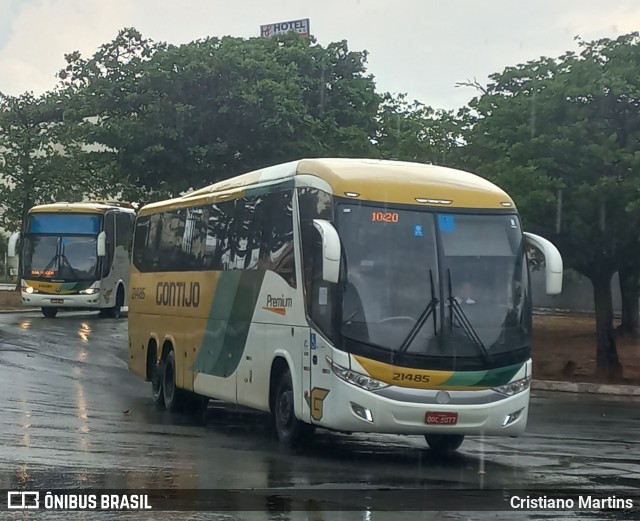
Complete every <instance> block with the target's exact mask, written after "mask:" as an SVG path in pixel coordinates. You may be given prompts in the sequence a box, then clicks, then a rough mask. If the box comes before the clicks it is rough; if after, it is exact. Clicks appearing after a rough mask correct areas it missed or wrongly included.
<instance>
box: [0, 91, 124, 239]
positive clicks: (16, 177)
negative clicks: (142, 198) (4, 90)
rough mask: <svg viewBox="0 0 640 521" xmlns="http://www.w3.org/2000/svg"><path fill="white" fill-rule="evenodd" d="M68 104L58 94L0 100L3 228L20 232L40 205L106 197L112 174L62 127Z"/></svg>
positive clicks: (111, 188)
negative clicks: (29, 212) (26, 219)
mask: <svg viewBox="0 0 640 521" xmlns="http://www.w3.org/2000/svg"><path fill="white" fill-rule="evenodd" d="M64 105H65V102H64V100H63V99H61V98H60V97H59V96H58V95H56V94H55V93H47V94H45V95H43V96H39V97H36V96H34V95H33V94H30V93H25V94H22V95H20V96H5V95H2V94H0V201H2V205H1V207H0V226H1V227H3V228H5V229H6V230H8V231H14V230H19V229H20V228H21V225H22V222H24V219H25V217H26V215H27V212H28V211H29V209H30V208H31V207H32V206H34V205H36V204H41V203H49V202H55V201H78V200H82V199H83V198H85V197H106V196H108V195H109V194H113V193H114V192H117V191H118V190H119V189H120V186H119V185H118V184H117V183H109V182H107V181H108V177H109V176H108V175H106V174H105V173H111V172H112V168H110V167H109V166H108V164H103V162H102V159H101V158H100V153H99V152H98V151H86V150H84V148H83V147H84V145H83V143H81V142H80V141H78V140H77V136H76V138H74V132H73V129H74V127H73V126H69V125H68V124H67V123H66V122H65V121H64V111H65V107H64Z"/></svg>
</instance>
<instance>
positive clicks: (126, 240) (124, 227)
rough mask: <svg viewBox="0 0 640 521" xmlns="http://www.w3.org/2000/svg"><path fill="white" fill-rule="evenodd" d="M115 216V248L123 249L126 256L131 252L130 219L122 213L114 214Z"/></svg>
mask: <svg viewBox="0 0 640 521" xmlns="http://www.w3.org/2000/svg"><path fill="white" fill-rule="evenodd" d="M115 216H116V247H117V248H118V247H121V248H124V250H125V251H126V252H127V254H129V253H130V251H131V232H132V229H131V218H130V215H129V214H127V213H124V212H119V213H116V214H115Z"/></svg>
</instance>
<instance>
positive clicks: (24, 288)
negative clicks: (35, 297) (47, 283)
mask: <svg viewBox="0 0 640 521" xmlns="http://www.w3.org/2000/svg"><path fill="white" fill-rule="evenodd" d="M22 291H24V292H25V293H29V295H31V294H32V293H39V291H38V290H37V289H35V288H32V287H31V286H22Z"/></svg>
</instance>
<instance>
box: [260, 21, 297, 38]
mask: <svg viewBox="0 0 640 521" xmlns="http://www.w3.org/2000/svg"><path fill="white" fill-rule="evenodd" d="M289 31H295V32H297V33H298V34H299V35H300V36H309V19H308V18H304V19H302V20H292V21H290V22H279V23H276V24H267V25H261V26H260V36H262V37H263V38H269V37H270V36H275V35H276V34H286V33H288V32H289Z"/></svg>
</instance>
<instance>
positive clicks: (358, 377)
mask: <svg viewBox="0 0 640 521" xmlns="http://www.w3.org/2000/svg"><path fill="white" fill-rule="evenodd" d="M326 359H327V363H328V364H329V367H331V370H332V371H333V373H334V374H335V375H336V376H337V377H338V378H340V379H342V380H344V381H345V382H349V383H350V384H353V385H356V386H358V387H361V388H362V389H366V390H367V391H376V390H378V389H382V388H384V387H389V384H386V383H384V382H381V381H380V380H376V379H375V378H371V377H370V376H367V375H365V374H362V373H357V372H355V371H352V370H351V369H347V368H346V367H342V366H341V365H338V364H336V363H335V362H334V361H333V360H331V358H329V357H328V356H327V357H326Z"/></svg>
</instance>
